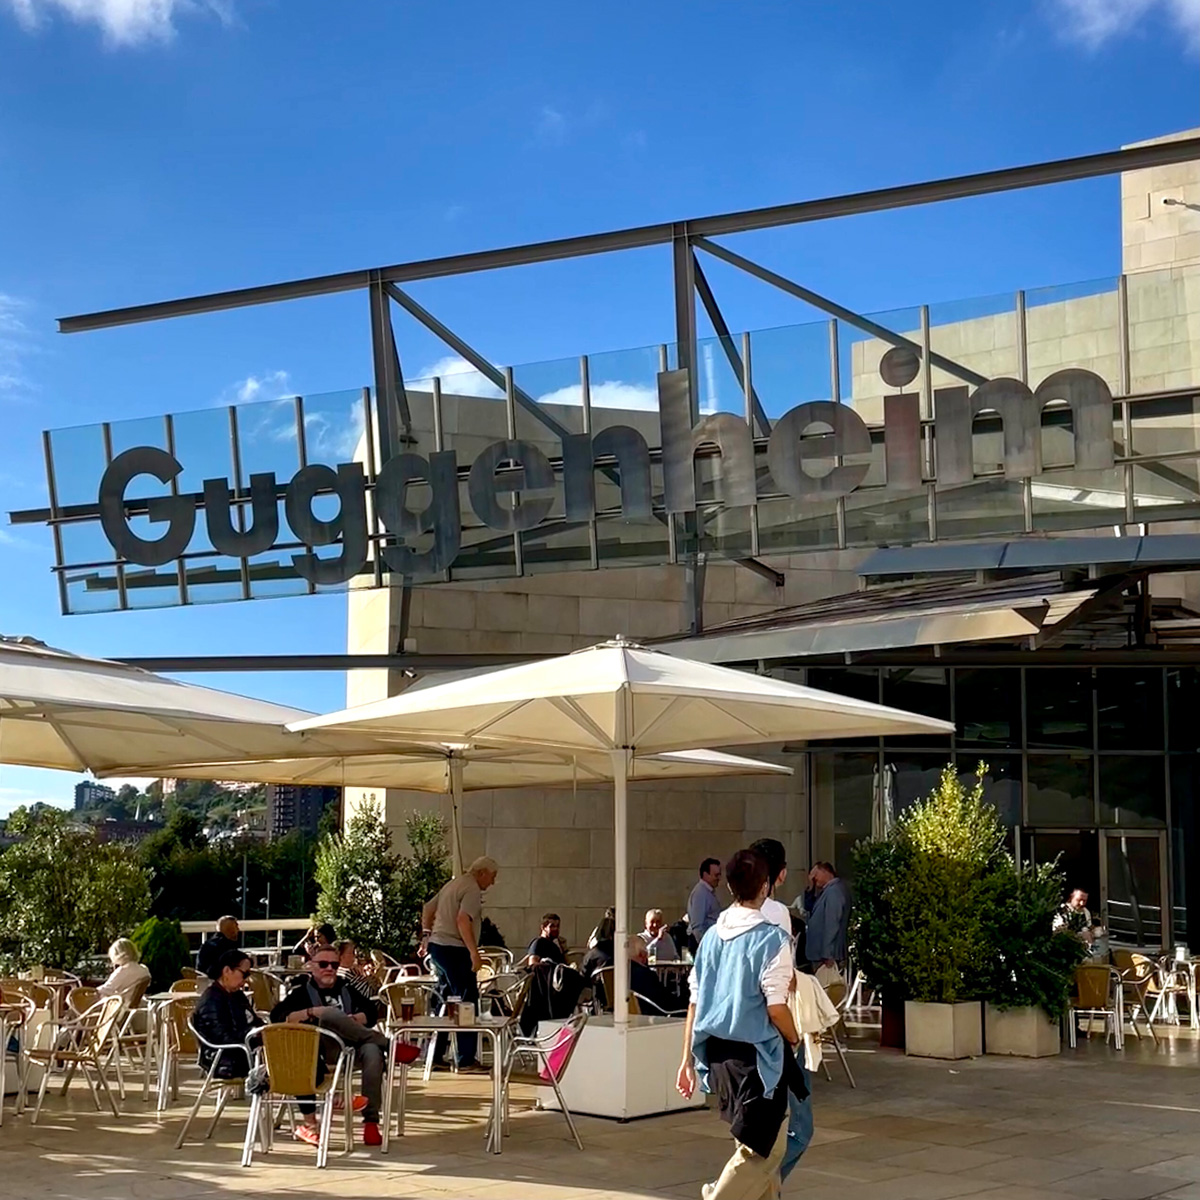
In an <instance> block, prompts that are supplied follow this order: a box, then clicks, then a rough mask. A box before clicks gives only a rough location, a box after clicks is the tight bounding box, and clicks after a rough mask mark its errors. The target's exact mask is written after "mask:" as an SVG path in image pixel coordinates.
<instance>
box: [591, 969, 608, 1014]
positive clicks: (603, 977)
mask: <svg viewBox="0 0 1200 1200" xmlns="http://www.w3.org/2000/svg"><path fill="white" fill-rule="evenodd" d="M592 988H593V990H596V991H600V990H601V989H602V994H603V997H604V998H603V999H602V1000H601V1001H600V1007H601V1008H602V1009H603V1010H604V1011H605V1012H612V1010H613V968H612V967H601V968H600V969H599V970H598V971H593V972H592Z"/></svg>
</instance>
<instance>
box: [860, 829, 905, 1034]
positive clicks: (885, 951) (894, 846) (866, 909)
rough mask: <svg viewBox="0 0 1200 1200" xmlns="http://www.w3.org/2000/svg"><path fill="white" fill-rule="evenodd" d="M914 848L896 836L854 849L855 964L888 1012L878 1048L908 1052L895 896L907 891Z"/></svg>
mask: <svg viewBox="0 0 1200 1200" xmlns="http://www.w3.org/2000/svg"><path fill="white" fill-rule="evenodd" d="M911 857H912V849H911V846H910V845H909V844H908V843H907V842H906V841H902V840H901V839H899V838H897V837H887V838H883V839H881V840H878V841H864V842H860V843H859V844H858V845H857V846H855V848H854V853H853V862H854V907H853V908H852V909H851V910H850V934H851V941H852V943H853V946H854V961H855V965H856V966H857V967H858V969H859V970H860V971H862V973H863V975H864V976H865V977H866V978H867V979H868V980H869V981H870V983H871V985H872V986H873V987H874V988H875V989H876V990H877V991H878V993H879V999H880V1004H881V1006H882V1013H883V1029H882V1032H881V1034H880V1038H879V1044H880V1045H881V1046H890V1047H892V1048H894V1049H897V1050H903V1049H904V1002H905V1000H907V999H908V995H907V991H906V983H905V977H904V971H903V968H902V964H901V961H900V940H901V933H900V924H899V917H898V913H897V909H896V903H895V900H896V897H897V896H899V895H900V894H901V892H902V891H903V889H904V888H905V887H907V886H908V879H909V878H910V875H911V868H910V860H911Z"/></svg>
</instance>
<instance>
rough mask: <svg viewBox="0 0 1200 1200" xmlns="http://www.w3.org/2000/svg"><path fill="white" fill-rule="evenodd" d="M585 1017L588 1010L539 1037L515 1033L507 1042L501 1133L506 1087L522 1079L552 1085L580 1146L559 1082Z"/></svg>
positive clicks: (538, 1085)
mask: <svg viewBox="0 0 1200 1200" xmlns="http://www.w3.org/2000/svg"><path fill="white" fill-rule="evenodd" d="M587 1020H588V1014H587V1013H586V1012H579V1013H576V1014H575V1015H574V1016H573V1017H571V1018H570V1019H569V1020H567V1021H564V1022H563V1023H562V1025H560V1026H559V1027H558V1028H557V1029H555V1030H553V1031H552V1032H550V1033H548V1034H544V1035H542V1036H541V1037H536V1036H535V1037H520V1036H518V1037H514V1038H513V1039H512V1040H511V1041H510V1042H509V1044H508V1053H507V1055H506V1056H505V1062H504V1080H503V1096H504V1099H503V1103H502V1105H501V1112H500V1113H499V1114H497V1119H498V1120H500V1122H501V1129H502V1132H503V1133H505V1134H507V1133H508V1124H509V1123H508V1089H509V1086H510V1085H511V1084H513V1083H523V1084H527V1085H529V1086H530V1087H534V1088H553V1089H554V1096H555V1099H557V1101H558V1106H559V1108H560V1109H561V1110H562V1115H563V1118H564V1120H565V1121H566V1122H567V1128H568V1129H570V1131H571V1136H572V1137H573V1138H574V1139H575V1145H576V1146H578V1147H579V1149H580V1150H582V1149H583V1142H582V1141H580V1138H579V1130H578V1129H576V1128H575V1121H574V1118H573V1117H572V1116H571V1110H570V1109H569V1108H568V1107H567V1102H566V1100H564V1099H563V1094H562V1087H561V1084H562V1081H563V1079H565V1078H566V1074H567V1069H568V1068H569V1067H570V1065H571V1059H572V1058H574V1056H575V1048H576V1046H578V1045H579V1039H580V1037H581V1036H582V1034H583V1030H584V1026H585V1025H587ZM568 1039H569V1041H568ZM564 1050H565V1053H564ZM552 1060H555V1061H553V1062H552Z"/></svg>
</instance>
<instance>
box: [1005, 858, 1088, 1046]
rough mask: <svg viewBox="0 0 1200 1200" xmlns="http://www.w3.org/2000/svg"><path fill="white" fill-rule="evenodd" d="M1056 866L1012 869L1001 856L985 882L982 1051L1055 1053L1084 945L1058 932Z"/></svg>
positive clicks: (1065, 931)
mask: <svg viewBox="0 0 1200 1200" xmlns="http://www.w3.org/2000/svg"><path fill="white" fill-rule="evenodd" d="M1063 883H1064V880H1063V876H1062V874H1061V872H1060V871H1059V870H1058V869H1057V866H1056V865H1054V864H1049V863H1046V864H1042V865H1041V866H1033V865H1031V864H1027V865H1025V866H1024V867H1021V868H1018V867H1017V865H1016V864H1015V863H1014V862H1013V861H1012V859H1011V858H1007V861H1006V863H1005V864H1004V865H1003V867H1002V869H1000V870H998V871H996V872H995V873H994V874H993V876H992V878H991V880H990V884H991V888H992V899H991V901H990V902H989V906H988V907H989V911H990V913H991V930H990V935H991V942H992V950H991V954H990V956H989V973H988V977H987V979H986V984H985V989H984V991H985V995H986V997H987V1003H986V1006H985V1009H984V1041H985V1047H986V1050H987V1053H988V1054H1012V1055H1019V1056H1021V1057H1025V1058H1043V1057H1047V1056H1049V1055H1053V1054H1057V1053H1058V1052H1059V1048H1060V1040H1061V1039H1060V1033H1059V1029H1060V1025H1061V1022H1062V1017H1063V1014H1064V1013H1065V1012H1066V1008H1067V995H1068V992H1069V989H1070V986H1071V979H1072V977H1073V976H1074V973H1075V968H1076V967H1077V966H1078V965H1079V964H1080V963H1081V962H1082V961H1083V960H1084V959H1085V958H1086V957H1087V947H1086V945H1085V944H1084V942H1083V941H1082V939H1081V938H1080V937H1079V936H1078V935H1077V934H1076V933H1075V932H1072V930H1071V928H1070V926H1069V925H1067V926H1064V927H1063V928H1061V929H1058V930H1056V929H1055V928H1054V916H1055V913H1056V912H1057V911H1058V909H1059V906H1060V903H1061V897H1062V893H1063Z"/></svg>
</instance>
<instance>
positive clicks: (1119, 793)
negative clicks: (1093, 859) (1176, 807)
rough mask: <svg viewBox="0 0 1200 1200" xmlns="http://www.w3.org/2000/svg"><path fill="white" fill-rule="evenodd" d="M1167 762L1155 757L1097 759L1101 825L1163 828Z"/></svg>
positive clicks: (1165, 805)
mask: <svg viewBox="0 0 1200 1200" xmlns="http://www.w3.org/2000/svg"><path fill="white" fill-rule="evenodd" d="M1165 762H1166V760H1165V759H1164V758H1163V757H1162V756H1161V755H1158V754H1140V755H1132V754H1102V755H1101V756H1100V823H1101V824H1102V825H1117V826H1122V827H1124V826H1130V825H1165V824H1166V821H1167V796H1166V778H1165V774H1164V772H1165Z"/></svg>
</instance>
